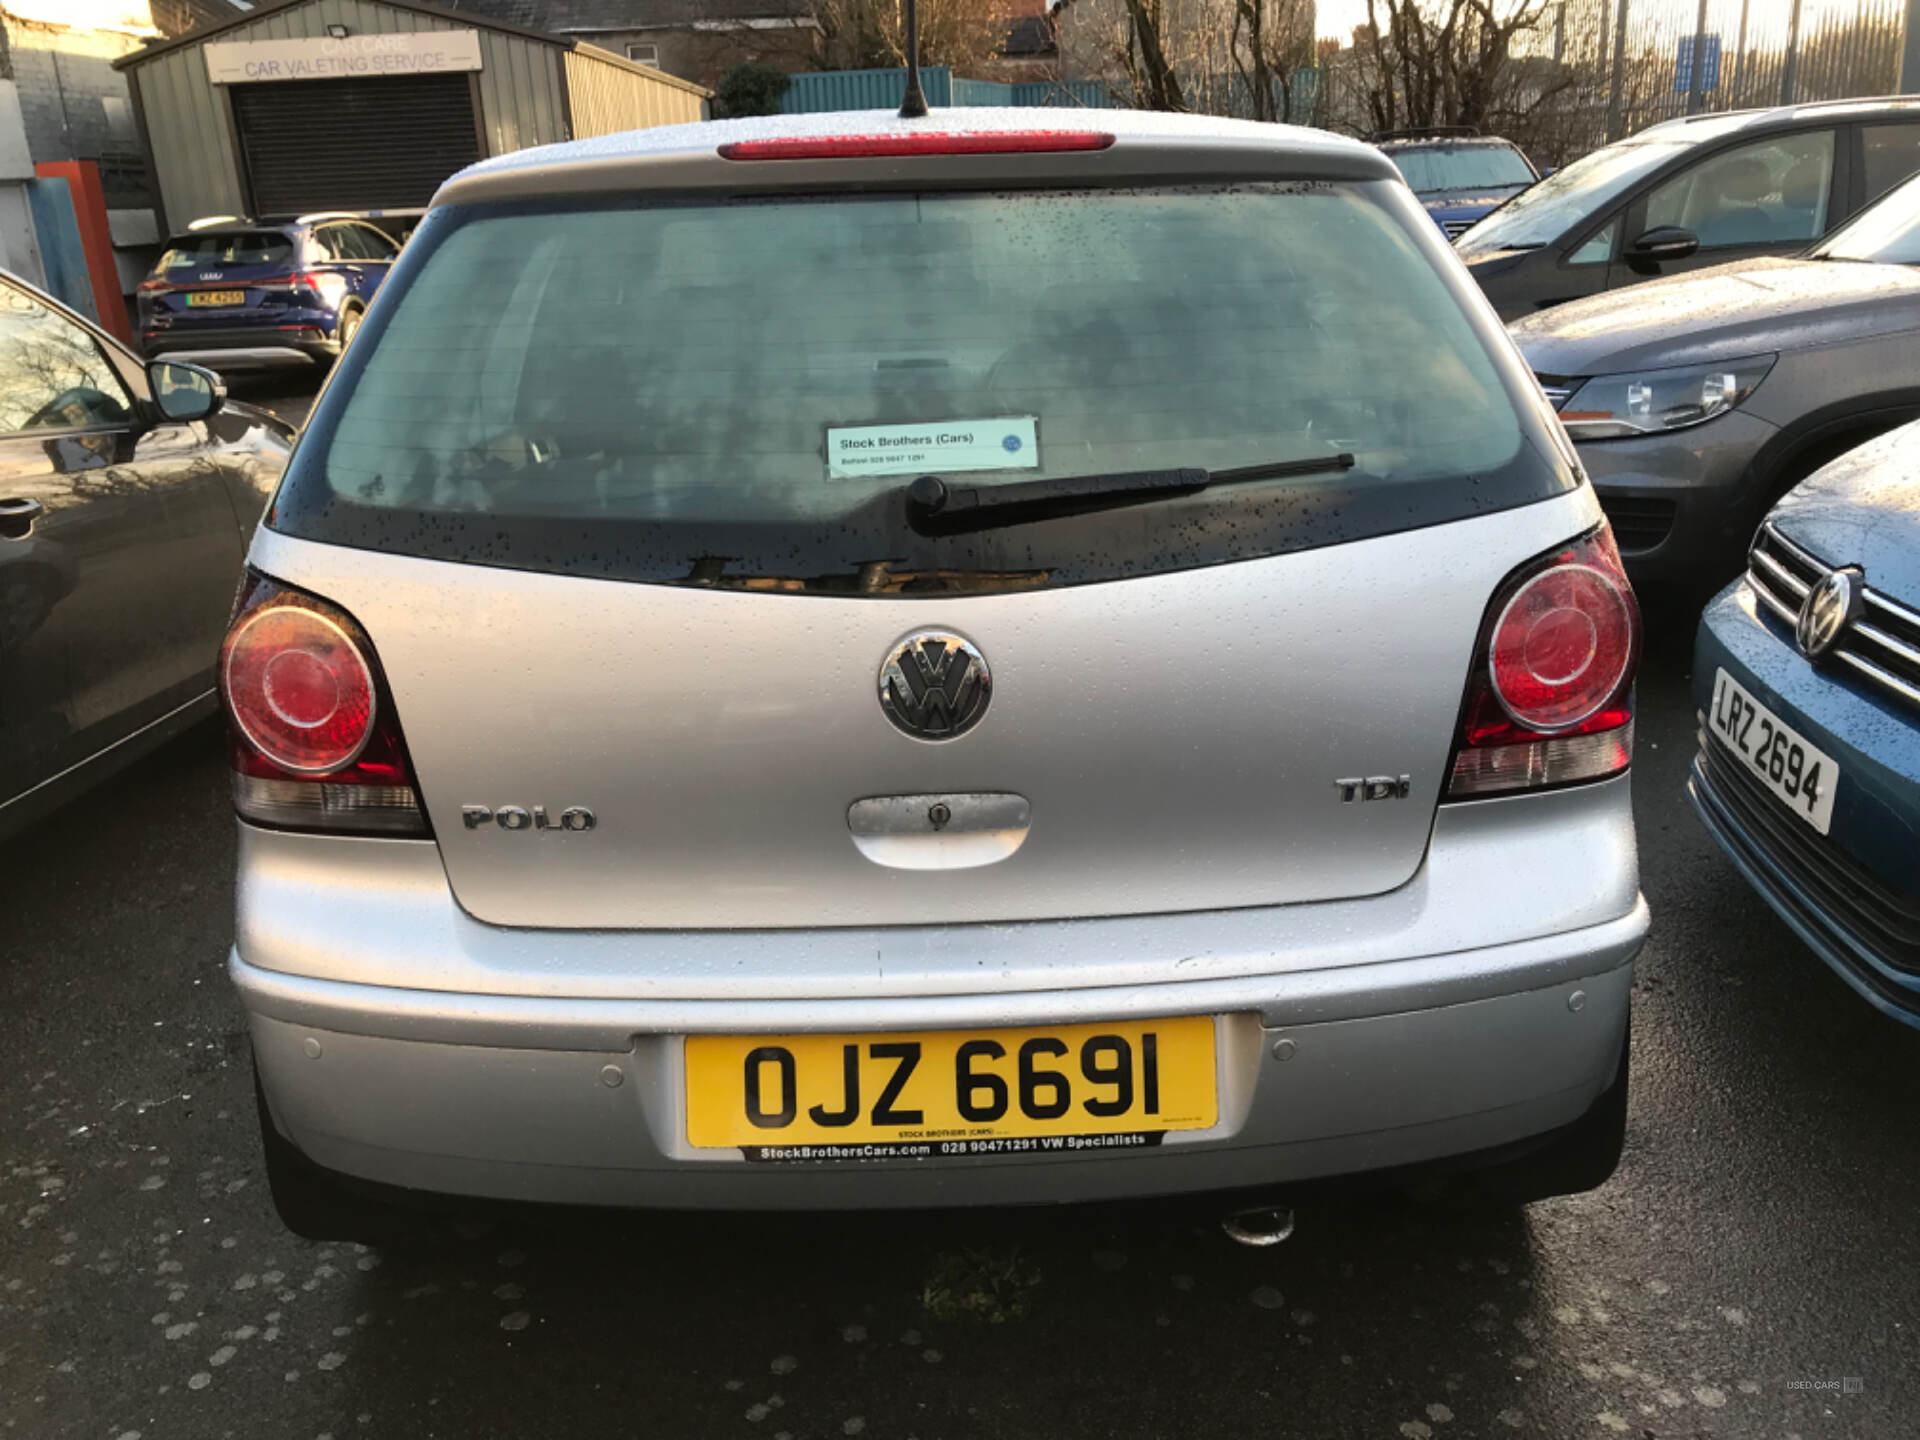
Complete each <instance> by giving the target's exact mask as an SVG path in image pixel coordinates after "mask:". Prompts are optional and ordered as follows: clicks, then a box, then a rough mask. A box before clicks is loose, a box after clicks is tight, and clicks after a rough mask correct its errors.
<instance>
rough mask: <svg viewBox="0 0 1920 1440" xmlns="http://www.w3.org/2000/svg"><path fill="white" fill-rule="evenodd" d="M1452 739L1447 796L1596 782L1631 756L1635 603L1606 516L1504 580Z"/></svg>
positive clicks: (1637, 626)
mask: <svg viewBox="0 0 1920 1440" xmlns="http://www.w3.org/2000/svg"><path fill="white" fill-rule="evenodd" d="M1488 617H1489V618H1488V620H1487V622H1486V623H1485V624H1484V625H1483V627H1482V631H1481V638H1480V642H1479V644H1478V645H1477V646H1476V648H1475V658H1474V667H1473V673H1472V675H1471V677H1470V678H1469V680H1468V683H1467V696H1466V703H1465V705H1464V706H1463V707H1462V712H1461V727H1460V736H1459V739H1458V741H1457V742H1456V744H1455V747H1454V759H1453V774H1452V778H1451V780H1450V782H1449V784H1448V787H1447V794H1448V796H1449V797H1450V798H1456V799H1458V798H1477V797H1481V796H1486V795H1494V794H1501V793H1505V792H1510V791H1515V790H1532V789H1543V788H1546V787H1549V786H1554V785H1567V784H1573V783H1575V782H1578V781H1583V780H1597V779H1601V778H1604V777H1605V776H1608V775H1613V774H1617V773H1618V772H1620V771H1622V770H1625V769H1626V768H1627V766H1628V765H1629V764H1630V763H1632V759H1633V676H1634V670H1635V667H1636V666H1637V665H1638V663H1639V658H1640V611H1639V607H1638V606H1637V605H1636V604H1635V603H1634V598H1633V588H1632V586H1631V585H1629V584H1628V583H1627V576H1626V572H1625V571H1624V570H1623V569H1622V568H1621V565H1620V555H1619V552H1618V551H1617V550H1616V549H1615V548H1614V543H1613V534H1612V532H1611V531H1610V530H1609V529H1608V528H1607V526H1606V525H1605V524H1604V523H1603V524H1602V525H1601V526H1600V528H1599V529H1597V530H1595V531H1593V532H1592V533H1591V534H1589V535H1587V536H1586V537H1585V538H1583V539H1581V540H1578V541H1576V542H1574V543H1573V544H1572V545H1569V546H1566V547H1564V548H1563V549H1561V550H1559V551H1557V552H1555V553H1553V554H1551V555H1547V556H1544V557H1542V558H1540V559H1538V560H1535V561H1533V562H1531V563H1529V564H1527V565H1525V566H1522V567H1521V568H1520V570H1518V571H1516V572H1515V573H1514V574H1513V575H1511V576H1509V577H1508V578H1507V580H1506V581H1505V583H1503V584H1502V586H1501V588H1500V590H1499V592H1498V593H1497V594H1496V595H1495V597H1494V602H1493V604H1492V606H1491V607H1489V610H1488Z"/></svg>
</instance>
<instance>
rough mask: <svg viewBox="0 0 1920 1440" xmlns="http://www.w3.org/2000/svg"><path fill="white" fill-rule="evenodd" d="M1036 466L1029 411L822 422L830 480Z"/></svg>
mask: <svg viewBox="0 0 1920 1440" xmlns="http://www.w3.org/2000/svg"><path fill="white" fill-rule="evenodd" d="M1039 465H1040V437H1039V432H1038V427H1037V424H1036V422H1035V420H1034V417H1033V416H1031V415H1003V416H1001V417H1000V418H998V419H995V420H933V421H929V422H927V423H926V424H924V425H830V426H828V427H827V473H828V474H829V475H832V476H834V477H835V478H836V479H839V478H844V477H846V476H850V475H904V474H908V473H912V474H921V473H923V472H926V471H932V472H933V473H935V474H951V473H953V472H954V471H956V470H1034V469H1037V468H1039Z"/></svg>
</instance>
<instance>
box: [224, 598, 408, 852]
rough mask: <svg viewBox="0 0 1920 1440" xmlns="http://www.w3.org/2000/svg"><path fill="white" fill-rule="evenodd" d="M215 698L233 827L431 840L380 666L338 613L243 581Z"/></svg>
mask: <svg viewBox="0 0 1920 1440" xmlns="http://www.w3.org/2000/svg"><path fill="white" fill-rule="evenodd" d="M220 695H221V698H222V699H223V700H224V701H225V702H226V711H227V728H228V731H229V733H230V735H231V737H232V742H233V804H234V808H235V809H236V810H238V811H239V812H240V815H241V817H242V818H243V819H246V820H251V821H254V822H255V823H257V824H261V825H272V826H277V827H279V828H282V829H295V830H326V831H332V832H336V833H359V834H381V835H425V834H427V833H429V832H428V829H427V820H426V812H425V810H424V809H423V808H422V806H421V804H420V792H419V790H418V788H417V787H416V786H415V785H414V782H413V767H412V765H411V763H410V762H409V761H408V759H407V746H406V741H405V739H404V738H403V737H402V735H401V733H400V718H399V716H398V715H397V714H396V713H395V711H394V707H393V695H392V693H391V692H390V691H389V690H388V688H387V683H386V677H385V676H384V675H383V674H382V673H381V671H380V660H379V657H378V656H376V655H375V654H374V651H373V645H372V642H370V641H369V640H368V639H367V636H366V632H365V631H363V630H362V629H361V628H360V626H359V624H358V623H357V622H356V621H355V620H354V619H353V617H352V616H351V615H348V614H347V613H346V612H345V611H344V610H341V609H339V608H338V607H336V606H333V605H330V604H328V603H327V602H326V601H324V600H320V599H317V598H316V597H314V596H311V595H305V594H302V593H301V592H299V591H297V590H290V589H288V588H287V587H285V586H283V585H280V584H278V583H277V582H275V581H272V580H269V579H267V578H266V577H265V576H263V575H256V574H253V573H252V572H249V573H248V578H247V582H246V584H245V585H244V586H243V587H242V589H241V593H240V601H239V603H238V605H236V606H235V607H234V617H233V623H232V624H231V625H230V626H229V627H228V629H227V638H226V642H225V643H224V644H223V645H222V646H221V647H220Z"/></svg>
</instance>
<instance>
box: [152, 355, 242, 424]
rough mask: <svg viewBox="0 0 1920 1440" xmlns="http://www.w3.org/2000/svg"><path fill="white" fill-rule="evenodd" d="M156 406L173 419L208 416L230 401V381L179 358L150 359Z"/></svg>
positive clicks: (202, 418)
mask: <svg viewBox="0 0 1920 1440" xmlns="http://www.w3.org/2000/svg"><path fill="white" fill-rule="evenodd" d="M147 388H148V389H149V390H150V391H151V392H152V393H153V408H154V409H156V410H158V411H159V412H160V414H161V415H162V416H163V417H164V418H166V419H168V420H173V421H187V420H205V419H206V418H207V417H208V416H209V415H211V414H213V413H214V412H215V411H216V410H218V409H219V408H220V407H221V405H223V404H225V403H226V399H227V384H226V381H224V380H222V379H221V378H220V377H219V376H218V375H216V374H214V373H213V371H211V370H208V369H206V368H205V367H204V366H200V365H188V364H185V363H184V362H182V361H179V360H151V361H148V362H147Z"/></svg>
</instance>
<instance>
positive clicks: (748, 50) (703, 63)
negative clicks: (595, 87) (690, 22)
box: [578, 27, 819, 89]
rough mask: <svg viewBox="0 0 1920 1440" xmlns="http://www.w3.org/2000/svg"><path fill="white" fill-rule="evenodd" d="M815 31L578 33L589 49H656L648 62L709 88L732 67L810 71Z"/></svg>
mask: <svg viewBox="0 0 1920 1440" xmlns="http://www.w3.org/2000/svg"><path fill="white" fill-rule="evenodd" d="M818 35H819V32H818V31H816V30H813V29H811V28H795V29H784V28H783V29H767V30H749V29H745V28H742V29H738V30H694V29H691V28H684V29H683V28H675V29H664V28H658V27H656V28H652V29H647V30H602V31H595V32H592V33H584V32H583V33H581V34H579V36H578V38H579V39H580V40H582V41H583V42H585V43H586V44H588V45H593V46H597V47H598V48H600V49H602V50H611V51H612V52H613V53H614V54H616V55H619V56H623V57H624V56H625V55H626V53H627V45H628V43H629V42H631V43H633V44H638V45H652V46H654V47H656V50H657V52H658V55H659V58H658V59H657V60H654V61H653V62H651V63H652V64H653V65H655V66H656V67H657V68H658V69H661V70H664V71H666V72H667V74H669V75H677V76H678V77H679V78H680V79H682V80H691V81H693V82H694V83H695V84H696V85H705V86H706V87H707V88H708V89H712V88H713V87H714V86H715V85H717V84H719V83H720V77H721V76H722V75H724V74H726V73H727V71H728V70H730V69H732V68H733V67H734V66H735V65H740V64H745V63H751V64H754V65H765V66H768V67H769V68H771V69H774V70H786V71H794V70H812V69H814V68H815V67H816V66H817V65H818V64H819V60H818V57H817V50H816V47H817V45H818V43H819V42H818Z"/></svg>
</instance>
